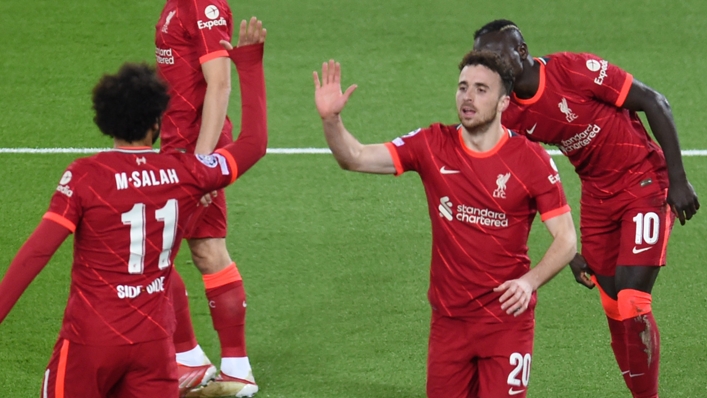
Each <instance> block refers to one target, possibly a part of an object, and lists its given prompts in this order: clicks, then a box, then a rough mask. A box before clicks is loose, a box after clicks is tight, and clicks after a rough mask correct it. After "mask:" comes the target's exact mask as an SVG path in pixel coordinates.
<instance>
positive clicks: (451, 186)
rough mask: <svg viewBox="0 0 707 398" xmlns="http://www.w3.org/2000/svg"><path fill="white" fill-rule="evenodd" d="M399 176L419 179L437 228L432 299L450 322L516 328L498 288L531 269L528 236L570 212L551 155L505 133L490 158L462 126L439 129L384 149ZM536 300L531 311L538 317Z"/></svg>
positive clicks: (420, 132) (412, 135)
mask: <svg viewBox="0 0 707 398" xmlns="http://www.w3.org/2000/svg"><path fill="white" fill-rule="evenodd" d="M386 145H387V146H388V149H389V150H390V153H391V155H392V156H393V160H394V162H395V168H396V170H397V173H398V174H399V173H402V172H404V171H408V170H414V171H416V172H418V173H419V174H420V177H421V179H422V184H423V185H424V187H425V193H426V195H427V204H428V210H429V215H430V219H431V221H432V265H431V268H430V288H429V291H428V297H429V300H430V303H431V304H432V308H433V309H434V310H435V311H439V313H441V314H443V315H446V316H454V317H473V318H485V319H487V320H489V321H492V322H494V321H498V322H511V321H513V320H514V319H516V318H514V317H513V316H511V315H507V314H506V313H505V312H504V311H502V310H501V305H500V303H499V301H498V299H499V297H500V294H499V293H495V292H493V289H494V288H496V287H497V286H499V285H500V284H501V283H503V282H505V281H507V280H510V279H516V278H519V277H521V276H522V275H524V274H525V273H526V272H528V271H529V269H530V259H529V258H528V245H527V243H528V234H529V232H530V226H531V224H532V222H533V218H534V217H535V214H536V213H537V212H539V213H540V214H541V216H542V219H543V220H547V219H549V218H552V217H555V216H557V215H560V214H563V213H566V212H568V211H569V210H570V209H569V206H568V205H567V200H566V199H565V194H564V191H563V190H562V185H561V183H560V177H559V175H558V174H557V169H556V167H555V165H554V163H553V162H552V160H551V159H550V157H549V155H548V154H547V152H546V151H545V150H544V149H543V148H541V147H540V146H539V145H538V144H535V143H532V142H530V141H528V140H527V139H525V138H523V137H522V136H519V135H517V134H514V133H511V132H510V131H509V130H506V133H505V134H504V135H503V137H502V139H501V140H500V141H499V143H498V144H497V145H496V146H495V147H494V148H493V149H492V150H490V151H487V152H484V153H478V152H473V151H471V150H469V149H468V148H467V147H466V145H465V144H464V142H463V139H462V130H461V127H460V126H445V125H440V124H435V125H432V126H430V127H429V128H426V129H419V130H416V131H414V132H412V133H410V134H408V135H406V136H403V137H400V138H396V139H395V140H393V141H392V142H391V143H388V144H386ZM535 302H536V298H535V294H533V298H532V300H531V303H530V305H529V311H528V312H526V313H524V314H523V315H521V316H520V317H519V318H523V317H528V316H529V317H532V316H533V308H534V307H535Z"/></svg>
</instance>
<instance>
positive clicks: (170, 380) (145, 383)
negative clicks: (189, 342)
mask: <svg viewBox="0 0 707 398" xmlns="http://www.w3.org/2000/svg"><path fill="white" fill-rule="evenodd" d="M127 349H129V350H130V353H129V356H130V358H129V361H130V365H129V367H128V369H127V371H126V372H125V375H124V376H123V378H122V380H121V382H120V384H119V386H118V387H117V388H115V389H114V390H113V391H111V394H110V395H109V396H108V398H141V397H177V396H179V377H178V374H177V363H176V361H175V353H174V346H173V344H172V343H171V341H170V340H169V339H163V340H156V341H150V342H145V343H139V344H134V345H132V346H130V347H129V348H127Z"/></svg>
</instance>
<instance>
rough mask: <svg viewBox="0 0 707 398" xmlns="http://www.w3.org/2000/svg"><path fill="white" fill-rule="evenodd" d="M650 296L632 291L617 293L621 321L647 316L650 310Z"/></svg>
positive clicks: (638, 291) (626, 290) (624, 290)
mask: <svg viewBox="0 0 707 398" xmlns="http://www.w3.org/2000/svg"><path fill="white" fill-rule="evenodd" d="M651 302H652V296H651V294H650V293H646V292H642V291H640V290H634V289H623V290H621V291H620V292H619V300H618V306H619V313H620V314H621V318H622V319H631V318H635V317H637V316H640V315H644V314H648V313H650V312H651V311H652V309H651Z"/></svg>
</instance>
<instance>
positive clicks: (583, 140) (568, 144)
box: [559, 124, 601, 153]
mask: <svg viewBox="0 0 707 398" xmlns="http://www.w3.org/2000/svg"><path fill="white" fill-rule="evenodd" d="M600 131H601V127H599V126H598V125H596V124H590V125H589V126H587V128H586V129H585V130H584V131H582V132H581V133H578V134H576V135H574V136H572V137H570V138H568V139H566V140H562V142H560V145H559V146H560V150H561V151H562V152H564V153H570V152H572V151H576V150H577V149H580V148H583V147H585V146H587V145H589V143H590V142H592V139H594V137H596V136H597V134H599V132H600Z"/></svg>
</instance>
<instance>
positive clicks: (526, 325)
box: [477, 320, 535, 398]
mask: <svg viewBox="0 0 707 398" xmlns="http://www.w3.org/2000/svg"><path fill="white" fill-rule="evenodd" d="M534 326H535V322H534V321H533V320H528V321H524V322H517V323H513V324H501V327H500V328H499V329H498V330H496V331H493V333H489V334H488V337H487V339H488V340H487V341H486V344H484V347H485V349H484V353H483V355H482V356H481V357H480V358H479V360H478V377H479V392H478V395H477V396H478V398H496V397H514V398H518V397H525V396H526V394H527V391H528V383H529V382H530V365H531V362H532V359H533V337H534ZM491 339H493V341H492V340H491Z"/></svg>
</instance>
